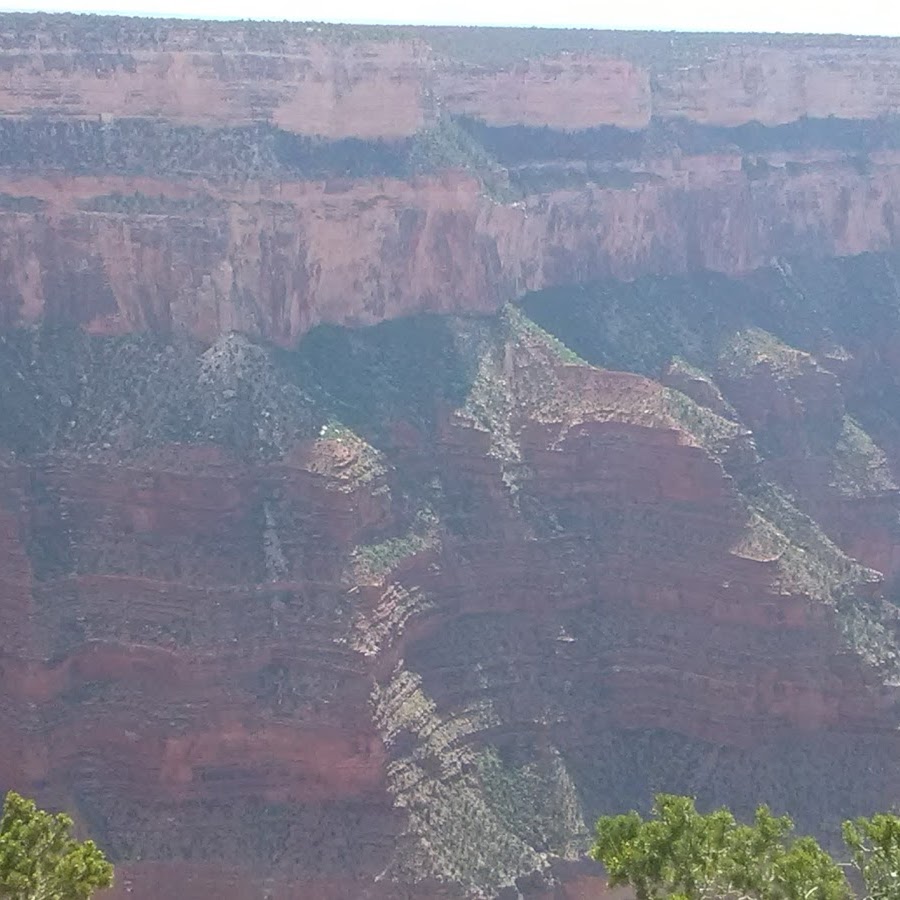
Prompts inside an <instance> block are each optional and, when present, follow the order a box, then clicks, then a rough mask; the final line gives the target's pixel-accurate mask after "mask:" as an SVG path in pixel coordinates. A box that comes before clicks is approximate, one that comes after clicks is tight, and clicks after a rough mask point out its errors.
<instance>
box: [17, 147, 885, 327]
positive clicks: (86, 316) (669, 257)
mask: <svg viewBox="0 0 900 900" xmlns="http://www.w3.org/2000/svg"><path fill="white" fill-rule="evenodd" d="M0 192H2V193H5V194H8V195H10V196H12V197H34V198H38V199H40V200H42V201H45V202H46V204H47V206H46V208H45V209H43V210H42V211H39V212H36V213H21V212H0V271H3V272H4V277H5V280H6V284H7V285H8V290H7V291H6V292H5V293H4V294H3V296H2V298H0V321H5V322H7V323H8V324H13V323H16V322H35V321H39V320H41V319H45V318H46V319H48V320H51V321H52V320H57V321H76V322H80V323H81V324H82V325H84V326H85V327H86V328H87V329H88V330H90V331H93V332H96V333H101V334H103V333H106V334H109V333H123V332H129V331H134V330H138V331H141V330H147V329H150V330H156V329H162V330H169V329H176V330H182V329H183V330H187V331H189V332H191V333H193V334H195V335H197V336H198V337H201V338H202V339H205V340H210V341H211V340H215V338H216V337H218V336H219V335H221V334H223V333H227V332H228V331H232V330H236V331H243V332H245V333H248V334H251V335H257V336H260V337H264V338H266V339H268V340H272V341H275V342H277V343H280V344H285V345H292V344H294V343H295V342H296V341H297V339H298V338H299V337H300V336H301V335H303V334H304V333H305V332H306V331H308V330H309V329H310V328H311V327H312V326H313V325H315V324H317V323H320V322H333V323H338V324H345V325H362V324H372V323H375V322H379V321H382V320H384V319H390V318H395V317H398V316H403V315H409V314H411V313H415V312H420V311H429V312H440V313H447V312H455V313H465V312H490V311H494V310H496V309H498V308H499V307H500V305H501V304H502V303H504V302H507V301H509V300H512V299H514V298H515V297H517V296H519V295H520V294H521V293H523V292H524V291H527V290H538V289H541V288H545V287H550V286H554V285H558V284H568V283H571V282H573V281H588V280H591V279H596V278H601V277H606V276H609V275H612V276H614V277H618V278H626V279H630V278H635V277H637V276H639V275H643V274H648V273H657V274H667V273H675V272H685V271H690V270H693V269H695V268H706V269H712V270H716V271H722V272H728V273H737V272H744V271H748V270H751V269H755V268H758V267H760V266H763V265H766V264H767V263H768V262H769V261H770V260H771V259H772V258H774V257H776V256H779V255H785V254H801V253H813V254H827V255H838V256H843V255H851V254H856V253H862V252H865V251H877V250H884V249H888V248H890V247H892V246H895V245H896V243H897V240H898V234H897V230H896V228H895V222H894V217H893V215H892V213H891V210H893V209H895V208H896V207H897V205H898V203H900V164H898V161H897V159H895V158H894V157H893V156H885V157H883V158H882V159H881V160H880V163H879V164H878V165H877V166H876V167H875V168H874V170H873V171H872V172H870V173H869V174H866V175H862V174H860V172H859V171H858V170H857V169H855V168H854V167H852V166H851V165H849V164H844V165H840V164H835V165H832V164H823V165H822V166H821V167H820V168H819V169H818V170H816V171H812V172H806V173H804V174H798V175H790V174H787V172H786V171H785V170H784V169H780V170H775V171H773V172H771V173H770V174H769V175H768V176H767V177H765V178H763V179H756V180H752V181H751V180H750V179H749V178H748V177H747V175H746V174H744V173H743V172H742V171H741V160H740V157H739V156H736V155H735V156H710V157H695V158H689V159H685V160H682V161H681V162H680V163H679V164H678V165H677V166H675V167H673V168H672V170H671V171H669V172H668V173H666V174H665V175H664V176H662V177H660V178H659V179H658V180H653V181H649V182H646V183H643V184H640V185H638V186H635V187H633V188H631V189H628V190H617V189H604V188H600V187H598V186H585V187H584V188H581V189H578V190H568V191H555V192H551V193H548V194H544V195H538V196H533V197H530V198H528V199H527V200H526V201H525V202H522V203H516V204H512V205H504V204H498V203H496V202H494V201H492V200H491V199H489V198H488V197H485V196H484V195H483V194H482V192H481V190H480V188H479V185H478V183H477V182H476V181H475V180H474V179H471V178H469V177H467V176H465V175H464V174H461V173H447V174H444V175H442V176H439V177H435V178H422V179H417V180H415V181H413V182H411V183H409V182H402V181H396V180H387V179H385V180H379V181H376V182H351V183H345V184H328V183H324V184H323V183H314V182H281V183H278V184H267V183H259V184H255V185H252V186H249V185H238V184H221V185H215V186H213V185H210V184H209V183H208V182H204V181H199V180H197V181H191V180H184V179H177V180H161V179H150V178H121V177H112V176H109V177H103V178H94V177H77V178H66V179H64V180H62V181H61V180H59V179H58V178H55V177H54V178H41V177H36V176H27V177H26V176H21V177H20V176H7V177H0ZM134 193H140V194H142V195H146V196H148V197H159V196H162V197H167V198H174V199H191V198H193V199H210V198H211V199H212V200H215V201H217V202H218V203H220V208H219V211H217V212H207V211H201V212H197V213H178V212H173V213H171V214H166V215H159V214H155V213H147V214H141V213H140V212H137V213H127V214H123V213H103V212H89V211H86V210H84V209H80V208H79V204H83V203H84V202H85V201H88V200H90V199H92V198H98V197H104V196H107V195H111V194H125V195H131V194H134ZM201 209H202V207H201Z"/></svg>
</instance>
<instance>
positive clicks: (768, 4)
mask: <svg viewBox="0 0 900 900" xmlns="http://www.w3.org/2000/svg"><path fill="white" fill-rule="evenodd" d="M0 9H6V10H11V9H19V10H25V9H28V10H35V9H41V10H46V11H53V12H57V11H68V12H120V13H129V14H140V15H147V14H158V15H173V14H175V15H191V16H199V17H210V18H261V19H300V20H321V21H330V22H360V23H361V22H389V23H409V24H415V23H422V24H462V25H558V26H564V27H585V26H586V27H592V28H653V29H664V30H671V29H678V30H684V31H808V32H817V33H832V32H843V33H846V34H889V35H900V0H615V2H607V0H541V2H539V3H538V2H534V0H531V2H525V3H523V2H521V0H519V2H513V0H506V2H496V0H495V2H487V0H444V2H440V3H433V2H432V3H427V2H422V0H252V2H248V0H21V2H15V0H13V2H11V3H10V2H9V0H5V2H4V0H0ZM376 10H377V12H376Z"/></svg>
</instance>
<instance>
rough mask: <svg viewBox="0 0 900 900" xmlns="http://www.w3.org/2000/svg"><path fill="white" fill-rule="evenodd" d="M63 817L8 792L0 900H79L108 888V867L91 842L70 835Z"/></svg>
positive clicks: (0, 842) (1, 822)
mask: <svg viewBox="0 0 900 900" xmlns="http://www.w3.org/2000/svg"><path fill="white" fill-rule="evenodd" d="M71 830H72V820H71V819H70V818H69V816H67V815H65V813H57V814H52V813H47V812H44V811H43V810H40V809H38V808H37V806H36V805H35V803H34V801H33V800H27V799H25V798H24V797H20V796H19V795H18V794H16V793H14V792H12V791H10V792H9V793H8V794H7V795H6V802H5V803H4V806H3V815H2V817H0V898H3V900H7V898H8V900H84V898H87V897H90V896H91V895H92V894H93V893H94V891H96V890H97V889H99V888H105V887H109V886H110V885H111V884H112V877H113V867H112V866H111V865H110V864H109V863H108V862H107V860H106V857H105V856H104V855H103V852H102V851H101V850H100V849H99V848H98V847H97V845H96V844H95V843H94V842H93V841H84V842H80V841H76V840H75V839H74V838H73V837H72V836H71Z"/></svg>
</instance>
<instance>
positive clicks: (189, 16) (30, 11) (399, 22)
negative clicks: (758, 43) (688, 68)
mask: <svg viewBox="0 0 900 900" xmlns="http://www.w3.org/2000/svg"><path fill="white" fill-rule="evenodd" d="M0 15H35V16H42V15H43V16H105V17H109V18H121V19H163V20H165V19H172V20H175V21H182V22H190V21H196V22H223V23H235V22H272V23H279V22H285V23H291V24H296V25H337V26H341V25H343V26H346V27H349V28H352V27H354V26H365V27H384V28H496V29H499V30H502V29H509V30H513V29H527V30H530V29H533V30H542V31H606V32H622V33H625V34H627V33H631V32H635V33H645V34H708V35H767V36H768V35H771V36H773V37H777V36H781V37H847V38H860V39H865V38H885V39H889V40H890V39H895V40H900V34H885V33H876V32H865V33H863V32H844V31H768V30H759V31H750V30H747V29H717V28H693V27H687V28H673V27H671V26H660V27H658V28H651V27H647V26H644V27H628V26H622V25H615V26H613V25H609V26H602V25H583V24H579V25H573V24H565V25H562V24H550V23H534V22H527V23H526V22H523V23H512V22H503V23H498V22H459V21H442V22H421V21H419V22H416V21H408V20H405V19H393V20H384V19H378V20H376V19H358V20H354V21H348V20H338V19H300V18H296V19H294V18H286V17H282V16H267V15H260V16H227V15H225V16H218V15H215V16H210V15H204V14H202V13H181V12H168V11H165V12H164V11H159V10H156V11H149V10H147V11H124V10H116V9H37V8H30V7H14V8H6V9H5V8H2V7H0Z"/></svg>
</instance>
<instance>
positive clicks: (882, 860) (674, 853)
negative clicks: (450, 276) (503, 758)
mask: <svg viewBox="0 0 900 900" xmlns="http://www.w3.org/2000/svg"><path fill="white" fill-rule="evenodd" d="M793 832H794V824H793V822H792V821H791V819H790V818H789V817H787V816H774V815H773V814H772V813H771V812H770V811H769V809H768V807H766V806H761V807H759V809H757V811H756V815H755V817H754V820H753V822H752V823H751V824H743V823H740V822H738V821H736V820H735V818H734V816H733V815H732V814H731V813H730V812H729V811H728V810H727V809H717V810H715V811H713V812H711V813H706V814H702V813H699V812H697V809H696V807H695V805H694V801H693V800H692V799H691V798H689V797H679V796H675V795H672V794H658V795H657V796H656V798H655V802H654V805H653V815H652V817H651V818H650V819H649V820H646V821H645V820H644V819H643V818H641V816H639V815H638V814H637V813H636V812H630V813H627V814H626V815H621V816H604V817H603V818H601V819H600V820H599V821H598V822H597V829H596V838H595V841H594V845H593V847H592V849H591V856H592V857H593V858H594V859H595V860H597V861H598V862H602V863H603V864H604V865H605V866H606V870H607V872H608V873H609V882H610V885H611V886H612V887H618V886H625V885H627V886H630V887H631V888H632V889H633V890H634V891H635V894H636V895H637V900H663V898H665V900H849V898H852V897H854V896H856V895H855V894H854V892H853V890H852V889H851V886H850V882H849V881H848V879H847V876H846V875H845V869H847V868H849V869H855V870H856V872H857V874H858V876H859V877H858V880H859V881H860V882H861V883H863V884H864V885H865V893H864V894H863V895H862V897H863V898H864V900H900V818H898V817H897V816H894V815H884V814H882V815H877V816H873V817H872V818H871V819H856V820H854V821H852V822H845V823H844V827H843V834H844V841H845V843H846V845H847V849H848V854H849V859H850V862H849V863H847V864H846V865H841V864H839V863H837V862H835V860H834V859H832V857H831V856H829V854H828V853H826V852H825V851H824V850H823V849H822V848H821V847H820V846H819V845H818V843H817V842H816V841H815V840H814V839H813V838H811V837H797V836H795V835H794V833H793Z"/></svg>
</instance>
